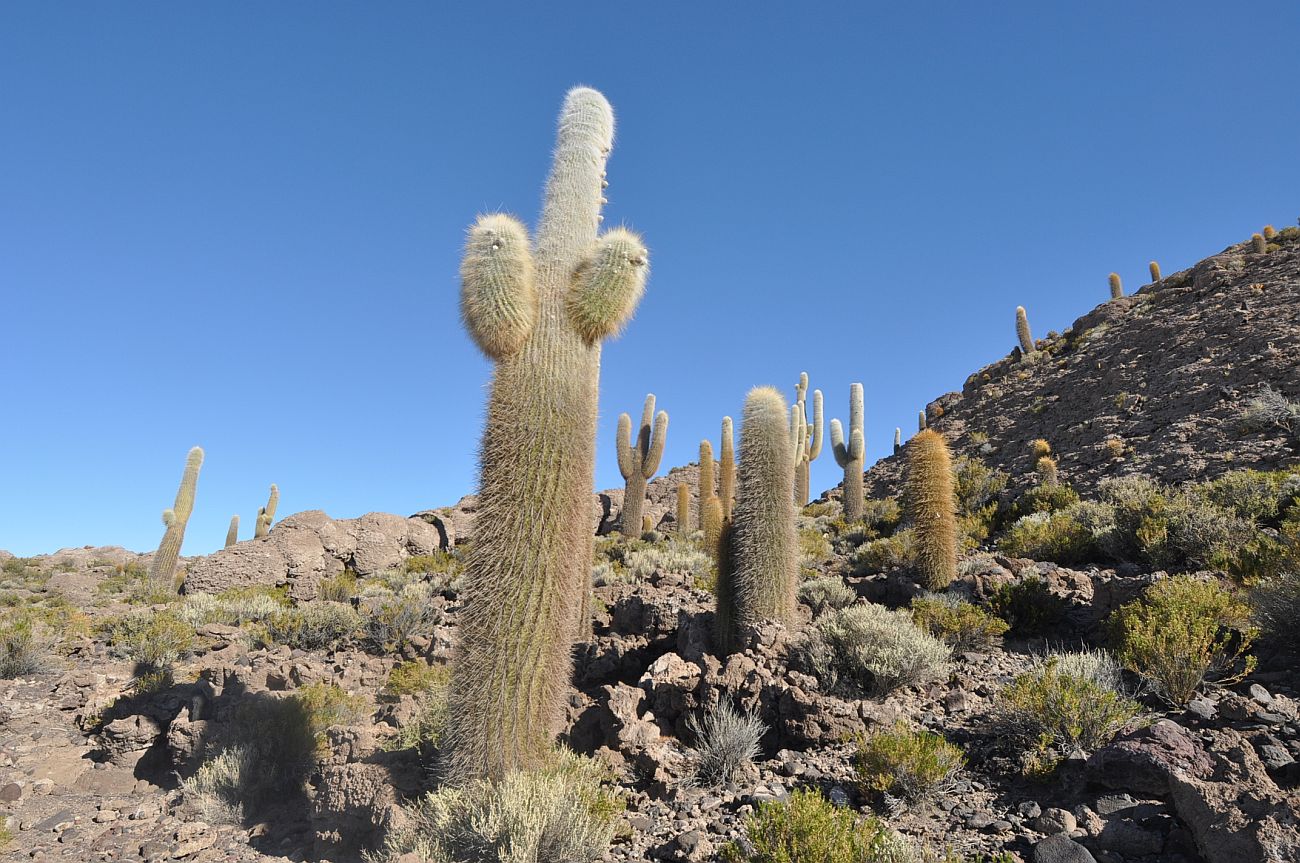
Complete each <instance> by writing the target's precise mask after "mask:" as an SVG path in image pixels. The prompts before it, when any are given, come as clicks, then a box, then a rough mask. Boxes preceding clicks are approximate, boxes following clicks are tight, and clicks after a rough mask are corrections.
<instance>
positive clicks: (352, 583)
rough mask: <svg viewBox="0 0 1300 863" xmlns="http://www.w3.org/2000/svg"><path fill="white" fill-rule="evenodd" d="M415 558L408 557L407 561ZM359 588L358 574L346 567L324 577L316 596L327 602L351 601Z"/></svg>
mask: <svg viewBox="0 0 1300 863" xmlns="http://www.w3.org/2000/svg"><path fill="white" fill-rule="evenodd" d="M413 559H414V558H408V559H407V563H410V562H411V560H413ZM359 590H360V586H359V584H358V583H357V574H356V573H355V572H353V571H352V570H350V569H345V570H343V571H342V572H340V573H339V574H338V575H332V576H330V577H329V578H322V579H321V581H320V584H319V585H318V586H317V588H316V598H317V599H323V600H325V601H326V602H350V601H351V600H352V597H354V596H356V595H357V593H358V591H359Z"/></svg>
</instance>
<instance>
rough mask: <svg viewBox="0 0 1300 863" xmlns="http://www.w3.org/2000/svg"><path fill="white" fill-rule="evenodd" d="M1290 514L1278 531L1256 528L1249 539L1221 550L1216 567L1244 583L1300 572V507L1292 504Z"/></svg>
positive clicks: (1263, 580)
mask: <svg viewBox="0 0 1300 863" xmlns="http://www.w3.org/2000/svg"><path fill="white" fill-rule="evenodd" d="M1287 514H1288V517H1287V518H1286V519H1285V520H1284V521H1283V522H1282V523H1281V524H1280V525H1279V526H1278V529H1277V530H1276V531H1272V530H1267V529H1265V530H1258V531H1255V533H1254V535H1253V536H1251V537H1250V538H1249V539H1247V540H1246V541H1245V542H1243V543H1241V544H1240V545H1237V546H1235V547H1233V548H1230V549H1227V550H1225V551H1223V552H1221V553H1220V554H1219V555H1217V556H1216V558H1215V561H1214V563H1215V565H1216V567H1217V568H1219V569H1223V570H1225V571H1227V572H1228V574H1230V575H1231V576H1232V577H1233V578H1234V579H1236V580H1237V581H1238V582H1240V583H1242V584H1259V583H1262V582H1265V581H1270V580H1272V579H1274V578H1277V577H1279V576H1281V575H1283V574H1284V573H1288V572H1300V509H1297V508H1296V507H1292V508H1290V509H1289V510H1288V512H1287Z"/></svg>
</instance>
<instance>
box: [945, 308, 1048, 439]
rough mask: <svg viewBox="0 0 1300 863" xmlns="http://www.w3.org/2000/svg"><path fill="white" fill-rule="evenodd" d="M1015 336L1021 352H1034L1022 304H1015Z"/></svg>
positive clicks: (1028, 353)
mask: <svg viewBox="0 0 1300 863" xmlns="http://www.w3.org/2000/svg"><path fill="white" fill-rule="evenodd" d="M1016 338H1017V339H1019V340H1020V352H1021V353H1022V354H1024V355H1025V356H1029V355H1030V354H1032V353H1033V352H1034V337H1033V336H1032V335H1030V333H1029V316H1028V315H1027V314H1025V307H1024V306H1016ZM922 429H924V426H922Z"/></svg>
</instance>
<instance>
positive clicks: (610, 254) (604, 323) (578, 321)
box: [567, 228, 650, 344]
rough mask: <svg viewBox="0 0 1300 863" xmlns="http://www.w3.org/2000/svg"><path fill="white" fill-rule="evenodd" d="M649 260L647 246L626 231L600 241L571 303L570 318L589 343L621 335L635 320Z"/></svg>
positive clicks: (582, 270) (589, 256) (577, 282)
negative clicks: (633, 316) (628, 324)
mask: <svg viewBox="0 0 1300 863" xmlns="http://www.w3.org/2000/svg"><path fill="white" fill-rule="evenodd" d="M649 260H650V258H649V253H648V252H647V251H646V247H645V243H643V242H642V241H641V238H640V237H639V236H638V235H637V234H635V233H633V232H632V231H629V230H627V229H626V228H614V229H613V230H611V231H609V232H607V233H606V234H604V235H603V236H601V238H600V239H599V240H597V241H596V244H595V246H594V247H593V248H592V249H591V251H590V252H588V254H587V256H586V257H585V258H584V259H583V262H582V264H581V265H580V266H579V268H578V273H577V275H576V280H575V287H574V290H573V291H572V292H571V293H570V294H569V296H568V300H567V307H568V312H569V319H570V320H572V321H573V325H574V328H575V329H576V330H577V331H578V333H579V334H580V335H581V336H582V337H583V338H584V339H586V340H587V342H588V343H590V344H594V343H596V342H598V341H600V340H601V339H604V338H608V337H610V336H614V335H617V334H618V333H619V331H621V330H622V329H623V327H624V326H626V325H627V322H628V321H629V320H631V318H632V312H633V310H635V309H636V305H637V303H639V302H640V301H641V294H642V293H644V292H645V283H646V278H647V277H648V276H649V272H650V265H649Z"/></svg>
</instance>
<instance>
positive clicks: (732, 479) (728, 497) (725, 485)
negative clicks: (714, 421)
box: [718, 417, 736, 521]
mask: <svg viewBox="0 0 1300 863" xmlns="http://www.w3.org/2000/svg"><path fill="white" fill-rule="evenodd" d="M719 455H720V458H719V460H718V498H719V499H720V500H721V501H722V520H723V521H726V520H727V519H729V518H731V510H732V507H734V506H735V504H736V438H735V434H734V433H733V431H732V425H731V417H723V418H722V452H721V453H720V454H719Z"/></svg>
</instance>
